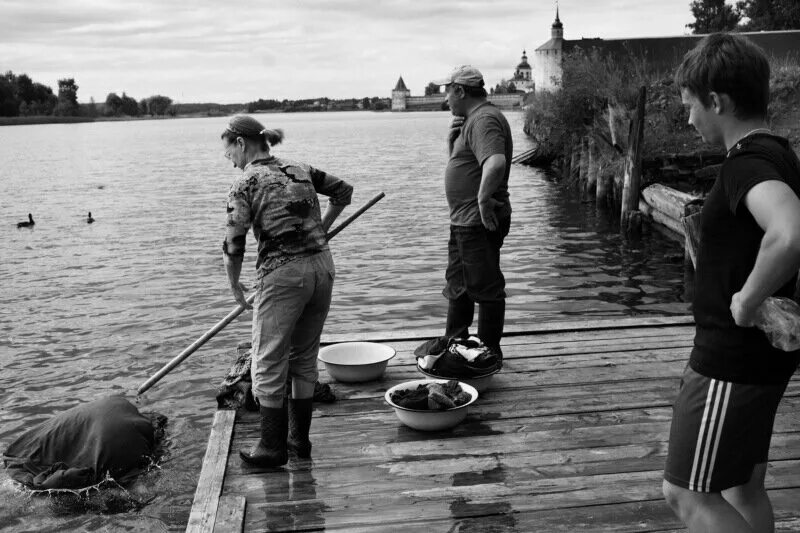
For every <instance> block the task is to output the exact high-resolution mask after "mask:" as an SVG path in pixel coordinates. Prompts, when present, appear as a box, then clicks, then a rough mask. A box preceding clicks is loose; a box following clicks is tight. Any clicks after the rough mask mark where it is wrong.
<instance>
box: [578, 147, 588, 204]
mask: <svg viewBox="0 0 800 533" xmlns="http://www.w3.org/2000/svg"><path fill="white" fill-rule="evenodd" d="M588 175H589V140H588V139H587V138H586V137H583V138H581V170H580V176H579V178H578V191H579V194H580V197H581V201H582V202H583V201H586V198H587V193H586V181H587V177H588Z"/></svg>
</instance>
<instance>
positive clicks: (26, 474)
mask: <svg viewBox="0 0 800 533" xmlns="http://www.w3.org/2000/svg"><path fill="white" fill-rule="evenodd" d="M166 422H167V419H166V417H164V416H163V415H159V414H157V413H150V414H142V413H140V412H139V410H138V409H137V408H136V407H135V406H134V405H133V404H132V403H130V402H129V401H128V400H126V399H125V398H122V397H119V396H109V397H105V398H101V399H98V400H95V401H92V402H89V403H85V404H82V405H78V406H76V407H73V408H71V409H67V410H65V411H63V412H61V413H58V414H56V415H54V416H52V417H51V418H50V419H48V420H45V421H44V422H42V423H40V424H38V425H36V426H34V427H32V428H30V429H28V430H27V431H25V432H24V433H23V434H22V435H20V436H19V437H18V438H17V439H16V440H15V441H14V442H12V443H11V444H10V445H9V446H8V449H6V451H5V452H4V453H3V462H4V464H5V467H6V469H7V470H8V472H9V475H10V476H11V478H12V479H14V480H15V481H17V482H19V483H21V484H22V485H23V486H25V487H26V488H28V489H32V490H53V489H73V490H80V489H85V488H88V487H92V486H94V485H97V484H99V483H102V482H104V481H106V480H109V479H112V480H113V481H115V482H116V483H117V484H126V483H128V482H130V481H132V480H133V479H134V478H135V477H136V476H138V475H139V474H142V473H144V472H145V471H147V469H148V468H149V467H150V466H151V465H152V464H154V463H155V461H156V460H157V458H158V455H159V453H160V452H159V444H160V441H161V439H162V437H163V434H164V427H165V425H166Z"/></svg>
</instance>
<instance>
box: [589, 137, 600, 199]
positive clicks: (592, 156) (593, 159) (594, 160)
mask: <svg viewBox="0 0 800 533" xmlns="http://www.w3.org/2000/svg"><path fill="white" fill-rule="evenodd" d="M599 155H600V150H599V148H598V146H597V143H596V142H595V140H594V137H593V136H589V170H588V172H587V173H586V196H587V200H588V199H591V198H595V196H596V193H595V191H596V190H597V174H598V170H599V167H600V161H599V159H600V157H599Z"/></svg>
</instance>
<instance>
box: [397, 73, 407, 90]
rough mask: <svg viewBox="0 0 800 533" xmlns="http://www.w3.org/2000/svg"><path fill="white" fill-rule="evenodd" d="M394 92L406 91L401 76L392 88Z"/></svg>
mask: <svg viewBox="0 0 800 533" xmlns="http://www.w3.org/2000/svg"><path fill="white" fill-rule="evenodd" d="M393 90H395V91H407V90H408V88H407V87H406V82H404V81H403V76H400V78H399V79H398V80H397V85H395V86H394V89H393Z"/></svg>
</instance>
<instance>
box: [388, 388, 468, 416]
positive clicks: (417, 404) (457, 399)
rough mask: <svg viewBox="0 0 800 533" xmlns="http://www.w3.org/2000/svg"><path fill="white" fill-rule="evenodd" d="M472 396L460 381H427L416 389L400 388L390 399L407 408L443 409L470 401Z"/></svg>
mask: <svg viewBox="0 0 800 533" xmlns="http://www.w3.org/2000/svg"><path fill="white" fill-rule="evenodd" d="M471 398H472V397H471V396H470V395H469V393H467V392H466V391H464V390H463V389H462V388H461V385H459V383H458V381H456V380H450V381H448V382H447V383H426V384H423V385H419V386H418V387H417V388H416V389H406V390H399V391H396V392H394V393H392V394H391V396H390V399H391V400H392V402H393V403H395V404H396V405H399V406H400V407H405V408H406V409H417V410H423V411H424V410H431V411H437V410H438V411H442V410H445V409H452V408H454V407H458V406H460V405H464V404H465V403H467V402H469V401H470V399H471Z"/></svg>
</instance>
